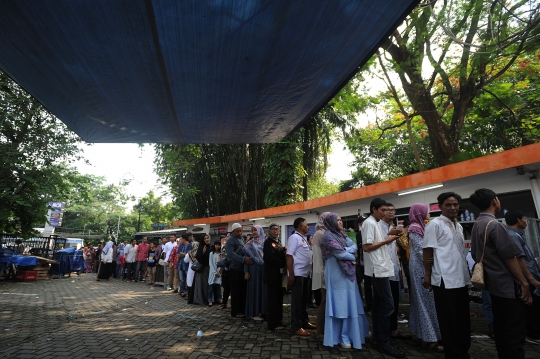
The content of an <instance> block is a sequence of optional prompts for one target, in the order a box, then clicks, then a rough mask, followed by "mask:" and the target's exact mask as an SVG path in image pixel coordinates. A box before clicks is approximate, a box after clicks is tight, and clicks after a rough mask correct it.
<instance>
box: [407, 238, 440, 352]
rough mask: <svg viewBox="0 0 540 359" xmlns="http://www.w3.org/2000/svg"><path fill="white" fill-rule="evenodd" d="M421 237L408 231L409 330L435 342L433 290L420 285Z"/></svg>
mask: <svg viewBox="0 0 540 359" xmlns="http://www.w3.org/2000/svg"><path fill="white" fill-rule="evenodd" d="M423 241H424V239H423V237H422V236H421V235H419V234H417V233H409V245H410V248H411V257H410V261H409V270H410V273H411V288H409V292H410V294H409V296H410V301H411V309H410V313H409V330H410V332H411V333H412V334H414V335H416V336H417V337H418V338H420V339H422V340H423V341H425V342H430V343H433V342H436V341H439V340H440V339H441V330H440V328H439V319H438V317H437V310H436V309H435V297H434V296H433V292H430V291H428V290H427V289H425V288H424V287H423V286H422V282H423V278H424V274H425V272H424V262H423V258H422V256H423V254H422V253H423V250H422V244H423Z"/></svg>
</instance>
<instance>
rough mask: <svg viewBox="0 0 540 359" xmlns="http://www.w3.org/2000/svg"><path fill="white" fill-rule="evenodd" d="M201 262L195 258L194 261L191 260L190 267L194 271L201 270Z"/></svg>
mask: <svg viewBox="0 0 540 359" xmlns="http://www.w3.org/2000/svg"><path fill="white" fill-rule="evenodd" d="M202 267H203V265H202V263H201V262H199V261H198V260H196V259H195V262H193V264H192V265H191V269H192V270H193V271H194V272H197V273H198V272H200V271H201V270H202Z"/></svg>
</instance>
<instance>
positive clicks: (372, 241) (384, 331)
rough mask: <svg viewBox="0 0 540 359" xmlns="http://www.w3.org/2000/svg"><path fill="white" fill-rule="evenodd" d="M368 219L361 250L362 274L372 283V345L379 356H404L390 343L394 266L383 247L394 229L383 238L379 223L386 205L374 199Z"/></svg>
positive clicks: (393, 233) (393, 235)
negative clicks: (362, 257)
mask: <svg viewBox="0 0 540 359" xmlns="http://www.w3.org/2000/svg"><path fill="white" fill-rule="evenodd" d="M369 207H370V216H369V217H368V219H366V220H365V221H364V224H363V225H362V249H363V250H364V271H365V273H364V275H365V276H369V277H371V280H372V283H373V292H374V298H373V307H372V309H371V313H372V317H373V344H374V346H375V348H377V350H378V351H379V352H381V353H383V354H387V355H390V356H393V357H395V358H403V357H405V353H404V352H403V351H402V350H401V349H400V348H398V347H395V346H393V345H392V343H391V342H390V318H391V316H392V313H393V312H394V301H393V297H392V291H391V289H390V278H391V277H394V276H395V270H394V263H393V262H392V258H391V257H390V253H389V252H388V249H387V248H386V245H387V244H389V243H392V242H394V241H395V240H396V239H397V237H398V236H397V235H396V234H397V232H398V231H396V230H391V231H389V232H388V235H387V236H383V233H382V232H381V228H380V226H379V223H378V222H379V221H380V220H381V219H383V218H384V216H385V214H386V212H387V211H388V207H387V203H386V202H385V201H384V200H382V199H380V198H375V199H374V200H373V201H371V204H370V206H369Z"/></svg>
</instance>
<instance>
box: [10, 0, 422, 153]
mask: <svg viewBox="0 0 540 359" xmlns="http://www.w3.org/2000/svg"><path fill="white" fill-rule="evenodd" d="M418 2H419V0H378V1H373V0H227V1H223V0H206V1H194V0H183V1H176V0H154V1H152V0H102V1H98V0H93V1H86V0H84V1H83V0H26V1H2V2H1V3H0V68H1V69H2V70H3V71H4V72H6V73H7V74H8V75H9V76H11V77H12V78H13V79H14V80H15V81H16V82H18V83H19V84H20V85H22V87H24V88H25V89H26V90H27V91H28V92H30V93H31V94H32V95H33V96H34V97H36V98H37V99H38V100H39V101H40V102H41V103H43V105H45V106H46V107H47V108H48V109H49V110H50V111H51V112H52V113H53V114H54V115H56V116H57V117H58V118H60V120H62V121H63V122H65V123H66V124H67V125H68V126H69V127H70V128H72V129H73V130H74V131H75V132H76V133H77V134H79V135H80V136H81V137H82V138H83V139H84V140H86V141H88V142H160V143H166V142H176V143H246V142H250V143H257V142H259V143H261V142H276V141H279V140H281V139H282V138H283V137H285V136H286V135H287V134H288V133H290V132H291V131H293V130H294V129H295V128H297V127H298V126H299V125H301V124H302V123H303V122H304V121H306V120H307V119H308V118H309V117H310V116H312V115H313V114H315V113H316V112H317V111H318V110H319V109H320V108H322V107H323V106H324V105H325V104H326V103H327V102H328V101H329V100H330V99H331V98H332V97H333V96H334V95H335V94H336V93H337V92H338V91H339V90H340V89H341V87H343V86H344V84H345V83H346V82H347V81H348V80H349V79H350V78H351V77H352V76H353V75H354V73H356V71H358V68H359V66H361V65H363V64H364V63H365V62H366V61H367V60H368V59H369V58H370V57H371V55H372V54H373V53H374V52H375V51H376V49H377V48H378V46H379V44H380V43H381V41H383V40H384V39H385V38H386V37H387V36H388V35H389V33H390V32H391V31H393V30H395V29H396V27H397V26H398V25H399V24H400V22H401V21H402V20H403V19H404V17H405V16H406V15H407V14H408V13H409V12H410V11H411V10H412V9H413V8H414V6H415V5H416V4H417V3H418Z"/></svg>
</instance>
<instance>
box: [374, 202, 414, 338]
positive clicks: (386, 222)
mask: <svg viewBox="0 0 540 359" xmlns="http://www.w3.org/2000/svg"><path fill="white" fill-rule="evenodd" d="M386 209H387V211H386V213H385V214H384V217H383V218H382V219H381V220H380V221H379V227H380V228H381V233H382V235H383V237H387V236H388V234H389V233H390V231H391V230H393V229H395V228H394V218H395V216H396V208H395V207H394V205H393V204H392V203H388V202H387V203H386ZM393 233H396V231H394V232H393ZM399 234H401V231H399V233H398V235H399ZM386 249H388V254H389V255H390V258H392V262H393V263H394V276H392V277H390V290H391V291H392V299H393V300H394V312H393V313H392V316H391V317H390V336H391V337H392V338H393V339H412V337H411V336H410V335H406V334H402V333H400V332H399V331H398V330H397V329H398V328H397V324H398V311H399V259H398V256H397V248H396V241H392V242H390V243H388V244H387V245H386ZM402 322H403V321H402ZM404 323H407V320H405V321H404Z"/></svg>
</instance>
